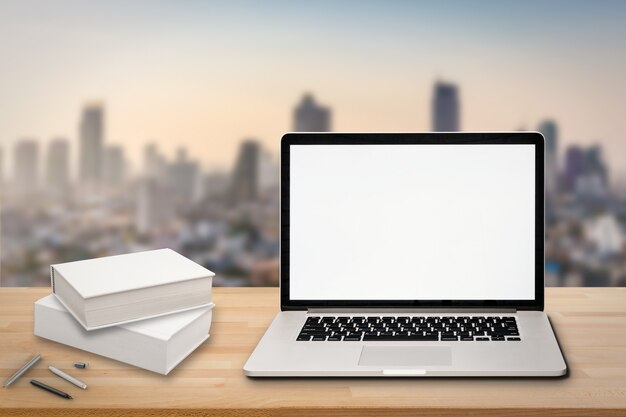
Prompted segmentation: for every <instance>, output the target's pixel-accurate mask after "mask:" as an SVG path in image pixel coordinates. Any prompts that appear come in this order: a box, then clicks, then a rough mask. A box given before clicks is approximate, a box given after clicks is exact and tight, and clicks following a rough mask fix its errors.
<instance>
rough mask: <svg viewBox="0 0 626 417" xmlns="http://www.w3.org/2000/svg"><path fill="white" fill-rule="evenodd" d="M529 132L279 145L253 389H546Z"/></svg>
mask: <svg viewBox="0 0 626 417" xmlns="http://www.w3.org/2000/svg"><path fill="white" fill-rule="evenodd" d="M543 193H544V139H543V137H542V136H541V134H539V133H535V132H502V133H289V134H286V135H285V136H283V138H282V143H281V197H280V198H281V221H280V225H281V250H280V253H281V260H280V266H281V270H280V277H281V283H280V308H281V312H280V313H278V315H277V316H276V318H275V319H274V320H273V322H272V324H271V325H270V327H269V328H268V329H267V332H266V333H265V335H264V336H263V338H262V339H261V341H260V342H259V344H258V345H257V347H256V349H255V350H254V352H253V353H252V355H251V356H250V358H249V360H248V361H247V363H246V364H245V366H244V371H245V374H246V375H248V376H254V377H264V376H351V377H353V376H560V375H564V374H565V373H566V369H567V367H566V364H565V361H564V359H563V356H562V354H561V351H560V349H559V345H558V343H557V340H556V338H555V335H554V333H553V330H552V327H551V326H550V322H549V320H548V317H547V315H546V314H545V313H544V312H543V307H544V278H543V272H544V194H543Z"/></svg>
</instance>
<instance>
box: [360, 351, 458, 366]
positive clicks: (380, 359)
mask: <svg viewBox="0 0 626 417" xmlns="http://www.w3.org/2000/svg"><path fill="white" fill-rule="evenodd" d="M359 365H361V366H431V365H432V366H440V365H452V349H451V348H450V346H363V349H362V350H361V358H360V359H359Z"/></svg>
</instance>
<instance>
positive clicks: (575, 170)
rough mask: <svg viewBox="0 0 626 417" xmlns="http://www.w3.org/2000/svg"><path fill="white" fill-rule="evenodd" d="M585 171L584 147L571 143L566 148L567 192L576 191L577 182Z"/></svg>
mask: <svg viewBox="0 0 626 417" xmlns="http://www.w3.org/2000/svg"><path fill="white" fill-rule="evenodd" d="M584 173H585V155H584V152H583V149H582V148H581V147H580V146H577V145H571V146H569V147H568V148H567V149H566V150H565V169H564V172H563V188H564V189H565V190H566V191H567V192H570V193H571V192H574V191H575V189H576V183H577V181H578V179H579V178H581V177H582V176H583V175H584Z"/></svg>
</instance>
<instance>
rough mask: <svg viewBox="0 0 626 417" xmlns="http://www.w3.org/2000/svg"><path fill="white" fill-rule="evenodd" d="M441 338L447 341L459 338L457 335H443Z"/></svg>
mask: <svg viewBox="0 0 626 417" xmlns="http://www.w3.org/2000/svg"><path fill="white" fill-rule="evenodd" d="M441 340H442V341H444V342H445V341H452V340H459V338H458V337H456V336H441Z"/></svg>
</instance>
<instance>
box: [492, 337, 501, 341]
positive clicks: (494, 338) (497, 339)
mask: <svg viewBox="0 0 626 417" xmlns="http://www.w3.org/2000/svg"><path fill="white" fill-rule="evenodd" d="M491 340H494V341H502V340H504V337H503V336H492V337H491Z"/></svg>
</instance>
